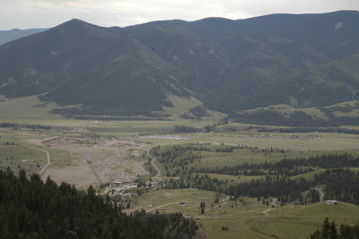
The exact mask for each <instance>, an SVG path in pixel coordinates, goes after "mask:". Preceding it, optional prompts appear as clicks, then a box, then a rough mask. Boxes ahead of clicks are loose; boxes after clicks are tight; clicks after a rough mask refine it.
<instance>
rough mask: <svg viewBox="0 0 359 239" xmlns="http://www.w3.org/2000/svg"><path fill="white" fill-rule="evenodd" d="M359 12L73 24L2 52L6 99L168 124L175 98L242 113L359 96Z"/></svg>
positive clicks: (1, 87)
mask: <svg viewBox="0 0 359 239" xmlns="http://www.w3.org/2000/svg"><path fill="white" fill-rule="evenodd" d="M358 24H359V13H358V12H356V11H339V12H333V13H327V14H301V15H290V14H274V15H268V16H263V17H256V18H251V19H245V20H228V19H222V18H207V19H202V20H198V21H193V22H186V21H181V20H174V21H159V22H150V23H146V24H141V25H136V26H130V27H126V28H119V27H112V28H104V27H99V26H95V25H92V24H88V23H86V22H83V21H80V20H76V19H74V20H71V21H68V22H66V23H63V24H61V25H59V26H57V27H54V28H52V29H49V30H47V31H45V32H42V33H39V34H35V35H31V36H28V37H24V38H21V39H19V40H15V41H12V42H9V43H6V44H4V45H2V46H0V73H1V74H0V94H3V95H6V97H23V96H28V95H36V94H42V95H41V97H40V98H41V100H43V101H55V102H57V103H58V104H59V105H77V106H78V107H77V108H76V109H75V108H72V109H71V110H66V111H61V110H57V111H54V112H56V113H64V114H72V115H73V114H77V115H82V117H83V116H84V115H116V116H139V115H141V116H144V115H145V116H154V115H153V112H156V115H155V116H156V117H159V114H160V112H161V111H162V110H163V109H162V106H164V105H166V106H172V104H171V102H169V101H168V100H167V98H168V96H169V95H173V94H175V95H177V96H180V97H189V96H192V97H195V98H197V99H199V100H200V101H202V102H203V103H204V104H205V107H206V108H209V109H214V110H218V111H221V112H225V113H228V114H230V115H232V114H235V113H236V112H237V111H238V110H243V109H252V108H257V107H263V106H269V105H273V104H288V105H291V106H293V107H313V106H314V107H323V106H329V105H332V104H336V103H339V102H345V101H348V100H357V99H359V94H358V92H359V91H358V88H359V83H358V82H359V78H358V77H359V74H358V70H357V67H355V65H356V63H357V56H358V54H359V44H358V43H359V32H358V30H357V25H358Z"/></svg>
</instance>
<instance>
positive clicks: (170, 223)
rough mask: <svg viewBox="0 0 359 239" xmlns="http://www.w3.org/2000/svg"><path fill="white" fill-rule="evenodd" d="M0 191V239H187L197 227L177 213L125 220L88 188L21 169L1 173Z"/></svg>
mask: <svg viewBox="0 0 359 239" xmlns="http://www.w3.org/2000/svg"><path fill="white" fill-rule="evenodd" d="M0 192H1V193H0V238H126V239H127V238H154V239H155V238H191V235H193V234H194V230H195V229H196V228H197V226H196V224H195V222H194V220H193V219H187V218H185V217H183V215H182V214H180V213H173V214H160V213H158V212H156V213H154V214H152V213H146V212H145V211H143V210H142V211H136V212H134V213H131V214H129V215H127V214H125V213H123V212H122V211H121V207H120V206H118V205H117V204H113V203H112V202H111V200H110V198H109V197H108V196H106V197H101V196H98V195H96V192H95V190H94V188H93V187H92V186H90V187H89V188H88V189H87V191H86V192H85V191H81V190H78V189H76V188H75V187H74V186H72V185H70V184H68V183H65V182H63V183H61V184H60V185H57V184H56V183H55V182H54V181H52V180H51V179H50V178H49V177H48V178H47V180H46V181H45V182H43V181H42V180H41V178H40V176H39V175H38V174H32V175H31V176H30V178H27V176H26V172H25V171H24V170H20V172H19V175H18V176H17V175H15V174H14V173H13V172H12V171H11V170H10V169H6V170H0Z"/></svg>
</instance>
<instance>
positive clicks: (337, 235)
mask: <svg viewBox="0 0 359 239" xmlns="http://www.w3.org/2000/svg"><path fill="white" fill-rule="evenodd" d="M309 238H310V239H325V238H328V239H329V238H330V239H356V238H359V224H358V223H357V224H355V225H354V226H350V225H348V224H344V223H343V224H341V225H340V227H339V230H338V226H337V224H336V223H335V221H332V222H330V221H329V218H328V217H326V218H325V219H324V221H323V224H322V226H321V228H320V229H319V227H318V228H317V230H316V231H315V232H313V233H312V234H311V235H310V237H309Z"/></svg>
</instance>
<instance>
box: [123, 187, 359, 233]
mask: <svg viewBox="0 0 359 239" xmlns="http://www.w3.org/2000/svg"><path fill="white" fill-rule="evenodd" d="M216 196H218V198H219V199H220V203H218V204H216V203H214V200H215V199H216ZM225 199H226V200H225ZM180 202H183V203H185V206H180V205H179V203H180ZM201 202H205V205H206V208H205V211H204V214H201V210H200V206H199V205H200V203H201ZM134 209H145V210H147V211H148V212H153V213H155V212H156V211H158V212H160V213H165V212H181V213H183V214H184V215H187V216H191V217H193V218H195V219H196V222H197V224H198V225H199V226H200V231H201V232H203V233H205V234H206V235H207V238H218V237H224V238H228V239H232V238H233V239H234V238H243V239H245V238H249V239H251V238H273V237H276V236H277V237H278V238H298V239H299V238H300V239H302V238H307V237H308V236H309V235H310V234H311V233H313V232H314V231H315V230H316V229H317V227H318V226H319V227H320V226H321V224H322V222H323V220H324V219H325V217H329V220H330V221H333V220H335V222H336V224H337V226H338V227H339V226H340V225H341V224H342V223H347V224H349V225H354V224H355V223H357V221H358V218H359V207H358V206H355V205H353V204H348V203H343V202H338V205H327V204H326V202H321V203H316V204H312V205H302V206H299V205H288V206H278V205H276V206H271V205H264V204H263V203H262V201H260V202H258V201H257V198H238V199H237V201H231V200H228V197H226V196H225V195H218V194H217V195H216V193H215V192H208V191H203V190H197V189H180V190H150V191H148V192H147V193H143V194H142V195H140V196H138V197H137V196H135V197H134V198H132V199H131V209H127V210H130V211H131V210H134ZM125 211H126V210H125ZM265 212H266V213H267V214H266V213H265ZM222 227H227V228H228V230H224V231H223V230H222Z"/></svg>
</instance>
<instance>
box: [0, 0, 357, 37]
mask: <svg viewBox="0 0 359 239" xmlns="http://www.w3.org/2000/svg"><path fill="white" fill-rule="evenodd" d="M357 9H359V1H358V0H341V1H337V0H301V1H293V0H241V1H238V0H222V1H221V0H217V1H215V0H207V1H204V0H197V1H194V0H181V1H168V0H101V1H97V0H96V1H95V0H0V16H1V17H0V20H1V21H0V29H2V30H8V29H12V28H20V29H27V28H44V27H54V26H56V25H58V24H61V23H63V22H65V21H68V20H70V19H73V18H78V19H82V20H84V21H87V22H90V23H93V24H96V25H100V26H121V27H123V26H128V25H134V24H140V23H144V22H149V21H155V20H170V19H183V20H187V21H193V20H198V19H202V18H206V17H224V18H230V19H244V18H249V17H254V16H261V15H267V14H272V13H297V14H299V13H323V12H332V11H338V10H357Z"/></svg>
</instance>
